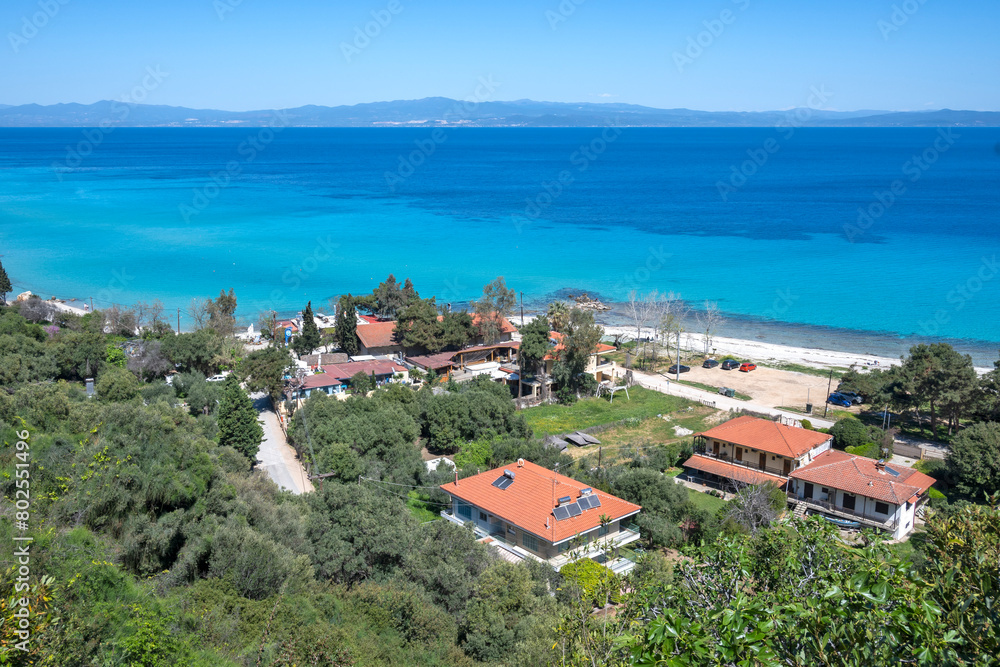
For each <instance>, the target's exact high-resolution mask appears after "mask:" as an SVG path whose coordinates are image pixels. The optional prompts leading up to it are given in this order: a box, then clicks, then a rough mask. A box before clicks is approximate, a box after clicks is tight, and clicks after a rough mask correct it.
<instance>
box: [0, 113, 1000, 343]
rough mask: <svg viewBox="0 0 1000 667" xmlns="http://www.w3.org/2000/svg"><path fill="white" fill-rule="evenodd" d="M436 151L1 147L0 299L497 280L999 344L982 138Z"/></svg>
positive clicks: (289, 144)
mask: <svg viewBox="0 0 1000 667" xmlns="http://www.w3.org/2000/svg"><path fill="white" fill-rule="evenodd" d="M87 132H89V135H88V134H86V133H87ZM438 132H439V134H437V135H435V134H433V133H432V131H431V130H429V129H422V128H406V129H403V128H384V129H381V128H379V129H305V128H301V129H300V128H288V129H283V130H279V131H277V132H275V133H274V134H273V135H270V136H269V134H268V131H265V132H264V133H260V132H259V131H258V130H256V129H254V130H250V129H245V128H244V129H236V128H225V129H210V128H205V129H194V128H191V129H168V128H164V129H123V128H119V129H115V130H113V131H112V132H110V133H107V134H104V135H100V134H98V133H97V131H95V130H89V131H85V130H81V129H78V128H75V129H69V128H68V129H0V255H3V263H4V266H5V267H7V271H8V273H9V274H10V275H11V278H12V280H13V282H14V283H15V284H16V289H17V290H18V291H21V290H23V289H31V290H32V291H34V292H36V293H40V294H42V295H45V296H48V295H57V296H60V297H64V298H65V297H78V298H81V299H87V298H90V297H93V298H94V300H95V304H96V305H98V306H101V305H107V304H108V303H109V302H112V301H113V302H119V303H131V302H134V301H136V300H145V301H151V300H152V299H157V298H158V299H160V300H161V301H162V302H163V303H164V304H165V306H166V307H167V308H168V309H174V308H177V307H184V306H186V305H187V304H188V303H189V302H190V300H191V298H192V297H195V296H198V297H203V296H210V295H214V294H218V292H219V290H220V289H223V288H226V289H228V288H230V287H233V288H235V290H236V294H237V296H238V299H239V312H240V313H241V314H243V315H245V316H246V317H247V318H248V319H255V314H256V313H257V312H258V311H259V310H262V309H265V308H270V307H273V308H275V309H277V310H279V311H295V310H300V309H301V308H302V307H303V306H304V305H305V302H306V300H309V299H311V300H312V301H313V303H314V306H316V304H317V303H319V304H325V303H326V301H327V299H328V298H330V297H332V296H334V295H337V294H340V293H343V292H354V293H358V292H367V291H369V290H371V289H372V288H373V287H375V286H376V285H377V284H378V282H379V281H381V280H383V279H384V278H385V276H386V275H387V274H388V273H390V272H393V273H395V275H396V276H397V277H398V278H399V279H402V278H403V277H410V278H411V279H412V280H413V282H414V283H415V284H416V286H417V288H418V290H420V291H421V292H422V293H424V294H427V295H433V294H436V295H438V298H439V301H442V302H444V301H454V302H460V301H464V300H467V299H469V298H474V297H476V296H477V294H478V293H479V292H480V290H481V287H482V285H483V284H484V283H485V282H487V281H488V280H490V279H491V278H493V277H495V276H497V275H504V276H506V278H507V282H508V284H509V285H510V286H512V287H514V288H515V289H517V290H519V291H523V292H524V293H525V299H526V301H527V302H529V303H541V302H542V301H544V300H545V299H546V298H548V297H549V296H550V295H552V294H554V293H556V292H557V291H559V290H564V289H569V290H574V291H576V290H587V291H589V292H591V293H596V294H599V295H600V296H601V297H602V298H604V299H606V300H613V301H621V300H624V299H625V297H626V295H627V292H628V291H629V289H632V288H636V289H639V290H641V291H648V290H651V289H659V290H674V291H676V292H679V293H681V295H682V296H683V297H684V298H685V299H686V300H688V301H689V302H692V303H693V304H700V303H702V302H703V301H705V300H712V301H717V302H718V303H719V305H720V307H721V308H722V309H723V310H725V311H727V312H728V313H730V314H731V315H732V316H733V317H735V318H736V319H735V320H733V321H734V322H743V323H747V324H748V325H749V324H754V325H755V326H757V325H760V326H764V325H766V324H767V323H768V322H773V323H775V326H778V325H781V326H785V327H786V331H796V330H800V331H811V332H813V334H814V335H815V334H816V332H820V334H819V335H820V338H821V339H822V337H823V335H824V334H822V332H829V334H828V335H829V336H831V337H833V336H835V335H838V334H835V332H833V331H832V330H829V329H826V327H837V328H841V329H844V330H851V331H853V332H856V333H855V334H853V335H860V336H865V335H871V336H872V337H873V339H875V338H877V339H879V340H883V341H885V340H893V339H894V340H900V341H901V342H904V343H905V342H907V341H910V340H916V339H918V338H921V337H932V338H933V337H947V338H950V339H958V340H964V341H967V342H968V344H969V345H971V346H973V347H977V348H978V349H980V350H986V349H990V348H993V349H995V347H996V346H995V345H993V343H996V342H998V341H1000V266H998V265H996V264H995V259H998V258H1000V228H998V222H1000V144H998V141H1000V130H998V129H996V128H958V129H956V130H954V131H952V133H951V134H950V135H948V134H947V133H942V132H941V131H939V130H937V129H926V128H880V129H874V128H872V129H868V128H866V129H845V128H829V129H820V128H800V129H796V130H793V131H789V130H788V129H783V130H778V129H775V128H731V129H730V128H725V129H707V128H690V129H655V128H625V129H623V130H621V131H620V132H619V131H617V130H616V131H609V130H602V129H600V128H596V129H594V128H572V129H570V128H566V129H527V128H504V129H485V128H452V129H447V130H439V131H438ZM935 143H936V145H935ZM421 147H422V148H421ZM768 149H770V152H768ZM921 156H922V157H921ZM753 157H756V163H755V162H753V161H752V159H753ZM765 157H766V159H765ZM915 158H918V159H917V160H915ZM748 160H750V162H748ZM758 163H760V164H758ZM741 167H742V168H743V169H744V171H745V172H746V173H750V174H751V175H749V176H748V177H746V179H745V182H743V181H742V180H741V179H740V178H738V177H732V178H731V176H732V174H733V169H740V168H741ZM411 172H412V173H411ZM751 172H752V173H751ZM213 178H214V179H215V181H214V182H213ZM560 180H561V182H560ZM894 181H896V182H897V183H896V194H892V195H891V197H892V201H891V203H890V194H889V193H891V191H892V186H893V183H894ZM720 182H722V183H726V184H728V186H729V187H723V188H720V186H719V183H720ZM216 183H221V184H222V187H219V186H218V185H216ZM730 188H732V189H730ZM720 190H721V192H720ZM723 195H724V196H723ZM880 199H881V200H882V201H883V202H885V203H880V202H879V200H880ZM886 204H888V205H886ZM859 209H865V210H869V211H870V212H871V213H873V214H874V215H873V216H872V217H871V218H869V219H864V218H861V219H859ZM880 209H881V210H880ZM732 327H733V323H732V322H731V326H730V329H729V330H728V331H727V333H728V334H730V335H739V334H740V331H739V330H733V329H732ZM795 327H800V329H796V328H795ZM817 327H818V328H817ZM786 338H787V337H786ZM787 342H794V341H791V340H788V341H787ZM822 342H823V341H822V340H821V341H820V343H822ZM859 351H860V350H859Z"/></svg>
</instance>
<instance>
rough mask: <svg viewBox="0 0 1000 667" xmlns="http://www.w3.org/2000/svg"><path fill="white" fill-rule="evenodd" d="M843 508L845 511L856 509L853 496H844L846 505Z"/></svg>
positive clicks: (846, 494)
mask: <svg viewBox="0 0 1000 667" xmlns="http://www.w3.org/2000/svg"><path fill="white" fill-rule="evenodd" d="M843 507H844V509H845V510H853V509H854V496H852V495H851V494H849V493H845V494H844V504H843Z"/></svg>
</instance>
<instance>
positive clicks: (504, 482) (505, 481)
mask: <svg viewBox="0 0 1000 667" xmlns="http://www.w3.org/2000/svg"><path fill="white" fill-rule="evenodd" d="M513 483H514V480H513V479H511V478H510V477H507V475H503V476H501V477H498V478H497V480H496V481H495V482H493V486H495V487H497V488H498V489H500V490H501V491H503V490H504V489H506V488H507V487H508V486H510V485H511V484H513Z"/></svg>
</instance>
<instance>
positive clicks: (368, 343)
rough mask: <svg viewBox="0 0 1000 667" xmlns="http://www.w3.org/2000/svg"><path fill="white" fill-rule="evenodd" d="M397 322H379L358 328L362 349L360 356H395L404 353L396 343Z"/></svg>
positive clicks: (359, 351)
mask: <svg viewBox="0 0 1000 667" xmlns="http://www.w3.org/2000/svg"><path fill="white" fill-rule="evenodd" d="M395 331H396V321H395V320H379V321H376V322H368V323H367V324H362V325H359V326H358V328H357V332H358V342H359V343H360V346H359V347H360V349H359V350H358V355H372V356H376V357H377V356H381V355H394V354H398V353H400V352H402V351H403V346H402V345H400V344H399V343H397V342H396V335H395V333H394V332H395Z"/></svg>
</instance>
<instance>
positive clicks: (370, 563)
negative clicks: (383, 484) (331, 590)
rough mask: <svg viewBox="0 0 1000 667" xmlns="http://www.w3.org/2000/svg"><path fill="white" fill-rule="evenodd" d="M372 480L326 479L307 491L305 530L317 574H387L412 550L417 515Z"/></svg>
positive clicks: (345, 579) (354, 580) (347, 578)
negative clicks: (315, 489) (361, 483)
mask: <svg viewBox="0 0 1000 667" xmlns="http://www.w3.org/2000/svg"><path fill="white" fill-rule="evenodd" d="M371 484H373V483H367V484H366V485H364V486H360V487H359V486H358V485H357V484H350V485H347V484H336V483H334V484H324V485H323V490H322V491H321V492H317V493H313V494H310V496H309V499H308V502H309V506H310V508H311V510H312V511H311V512H310V513H309V517H308V519H307V524H306V535H307V538H308V539H309V541H310V543H311V545H312V553H313V562H314V563H315V565H316V573H317V574H318V575H319V576H320V577H323V578H326V579H332V580H333V581H335V582H337V583H341V584H347V585H348V586H353V585H355V584H358V583H360V582H361V581H364V580H366V579H369V578H372V577H387V576H391V575H393V574H395V573H396V572H398V570H399V568H400V567H401V566H402V564H403V562H404V559H405V558H406V557H407V555H408V554H409V553H410V552H411V550H412V548H413V542H414V537H415V532H414V531H415V528H416V520H415V519H414V518H413V516H412V515H411V514H410V513H409V511H408V510H407V509H406V507H405V505H403V502H402V501H401V500H398V499H396V500H394V499H393V498H392V496H391V495H389V494H387V493H385V492H384V491H379V490H376V489H374V488H372V486H371Z"/></svg>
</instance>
